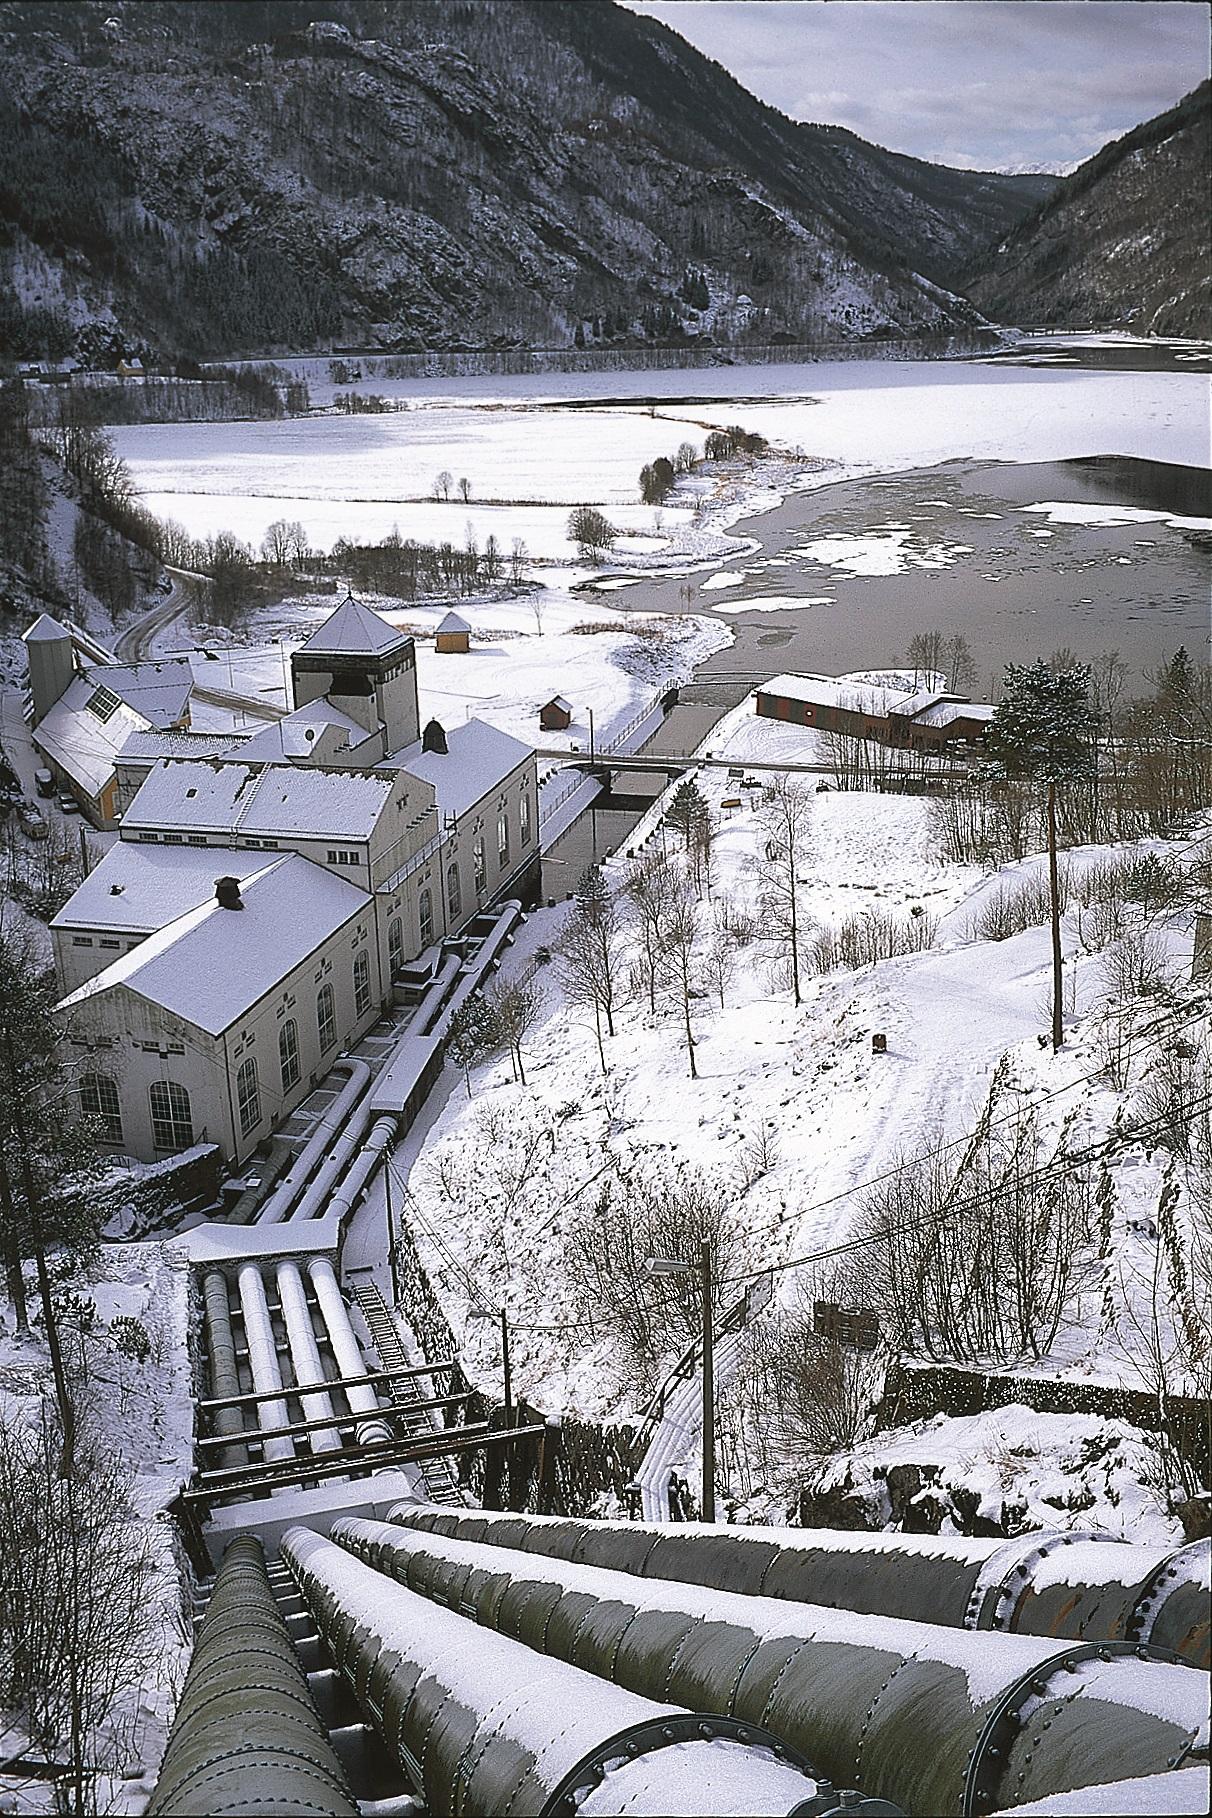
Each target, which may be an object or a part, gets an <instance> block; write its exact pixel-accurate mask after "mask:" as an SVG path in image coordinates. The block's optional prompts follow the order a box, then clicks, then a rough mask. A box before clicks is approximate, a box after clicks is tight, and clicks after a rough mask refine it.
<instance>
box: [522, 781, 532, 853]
mask: <svg viewBox="0 0 1212 1818" xmlns="http://www.w3.org/2000/svg"><path fill="white" fill-rule="evenodd" d="M530 815H531V808H530V791H529V789H523V791H522V844H523V846H529V844H530V829H531V819H530Z"/></svg>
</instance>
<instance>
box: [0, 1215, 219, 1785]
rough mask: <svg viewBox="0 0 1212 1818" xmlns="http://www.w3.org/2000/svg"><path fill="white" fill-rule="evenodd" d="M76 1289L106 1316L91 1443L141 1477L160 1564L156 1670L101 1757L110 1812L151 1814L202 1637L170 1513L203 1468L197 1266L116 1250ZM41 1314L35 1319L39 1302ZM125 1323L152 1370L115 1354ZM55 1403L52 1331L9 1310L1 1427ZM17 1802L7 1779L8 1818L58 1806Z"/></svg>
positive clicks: (92, 1401) (153, 1615) (144, 1249)
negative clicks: (193, 1305) (197, 1409)
mask: <svg viewBox="0 0 1212 1818" xmlns="http://www.w3.org/2000/svg"><path fill="white" fill-rule="evenodd" d="M71 1285H72V1289H73V1292H75V1293H76V1294H78V1295H80V1296H81V1297H83V1298H84V1300H85V1301H86V1302H91V1303H92V1304H93V1306H94V1307H95V1319H94V1323H93V1325H92V1327H91V1330H90V1332H89V1334H88V1336H87V1337H86V1339H85V1341H84V1355H85V1365H86V1374H85V1377H84V1380H83V1381H82V1382H81V1383H80V1384H79V1387H78V1391H77V1392H78V1395H79V1398H80V1406H81V1407H82V1408H83V1409H84V1415H83V1420H82V1426H81V1445H82V1446H95V1447H96V1448H97V1450H98V1451H99V1452H100V1453H101V1454H102V1455H103V1456H104V1457H106V1458H107V1459H110V1460H112V1461H114V1462H116V1463H117V1464H119V1465H120V1466H121V1467H122V1468H123V1469H124V1470H125V1471H127V1472H128V1473H129V1493H130V1502H131V1507H132V1514H133V1519H132V1520H131V1522H130V1524H129V1532H130V1544H131V1547H132V1549H136V1550H137V1549H138V1548H139V1547H140V1546H146V1547H147V1548H148V1549H149V1552H150V1556H151V1569H150V1577H149V1580H148V1584H147V1595H146V1598H145V1608H146V1611H147V1618H148V1620H147V1625H146V1627H147V1633H146V1668H145V1671H144V1672H143V1674H142V1678H141V1681H140V1683H139V1684H138V1685H136V1686H133V1687H130V1688H128V1689H126V1690H124V1691H123V1693H122V1695H121V1696H120V1697H119V1699H118V1700H117V1702H116V1704H115V1705H114V1707H113V1709H112V1712H111V1715H110V1718H109V1719H108V1721H107V1724H106V1726H105V1731H104V1734H103V1735H102V1736H101V1737H100V1738H99V1739H98V1747H97V1753H96V1755H95V1756H94V1757H93V1759H95V1760H96V1761H97V1762H98V1763H99V1765H100V1766H101V1768H102V1769H103V1772H102V1779H101V1785H100V1794H99V1797H100V1807H99V1809H101V1810H103V1811H112V1812H115V1813H122V1812H127V1811H130V1812H139V1811H142V1809H143V1807H144V1805H145V1803H146V1800H147V1797H148V1795H149V1793H150V1791H151V1789H152V1787H153V1785H154V1784H155V1777H156V1773H157V1771H158V1768H159V1763H160V1757H161V1755H162V1753H163V1749H164V1741H165V1737H166V1734H167V1729H168V1725H169V1723H170V1721H171V1718H172V1713H173V1709H174V1707H175V1704H176V1700H177V1696H178V1694H179V1692H180V1689H181V1684H182V1682H183V1680H184V1677H185V1669H186V1666H187V1664H188V1661H189V1651H190V1647H191V1644H192V1639H193V1636H192V1626H191V1624H190V1622H189V1619H188V1616H187V1614H186V1607H185V1591H184V1586H183V1583H182V1576H181V1569H180V1563H179V1557H178V1549H177V1542H176V1539H175V1531H174V1528H173V1525H172V1524H171V1522H169V1521H168V1520H167V1519H166V1518H165V1515H164V1511H165V1509H166V1508H167V1505H168V1504H169V1503H170V1502H171V1501H172V1499H173V1497H174V1496H175V1495H176V1493H177V1491H178V1490H179V1489H180V1488H181V1487H182V1485H183V1484H184V1483H186V1482H187V1480H188V1478H189V1476H190V1474H191V1471H192V1469H193V1390H192V1382H191V1367H190V1351H189V1276H188V1266H187V1263H186V1260H185V1258H184V1257H183V1256H180V1255H175V1254H174V1253H173V1251H172V1250H171V1249H170V1248H169V1247H168V1246H167V1245H163V1244H156V1243H138V1244H124V1245H120V1246H119V1245H110V1244H107V1245H103V1246H102V1248H101V1251H100V1254H99V1257H98V1260H97V1262H96V1263H95V1265H93V1267H92V1268H91V1269H90V1270H89V1271H88V1272H87V1274H86V1275H85V1276H84V1277H83V1278H81V1279H78V1280H74V1281H73V1282H72V1284H71ZM30 1305H31V1313H34V1312H35V1311H36V1307H37V1302H36V1299H35V1298H34V1297H33V1296H32V1294H31V1302H30ZM119 1317H125V1318H126V1319H130V1320H135V1321H138V1322H139V1324H140V1326H141V1327H142V1328H143V1330H144V1332H145V1333H146V1335H147V1338H148V1340H149V1342H150V1355H149V1356H148V1357H147V1358H146V1359H145V1360H144V1361H139V1360H137V1359H136V1358H135V1357H133V1356H123V1355H121V1354H119V1352H118V1351H117V1350H115V1348H114V1339H113V1322H114V1321H115V1319H118V1318H119ZM120 1329H121V1328H120V1327H119V1328H118V1330H120ZM72 1342H73V1343H74V1342H75V1341H72ZM49 1393H50V1367H49V1358H48V1354H47V1350H46V1347H45V1345H44V1343H43V1342H42V1339H41V1336H40V1327H39V1326H35V1330H34V1335H33V1336H32V1337H30V1338H28V1339H26V1340H18V1339H17V1338H16V1337H15V1336H14V1334H13V1330H12V1315H11V1309H10V1308H9V1307H8V1305H7V1303H5V1304H4V1309H3V1325H2V1330H0V1418H2V1419H3V1420H4V1421H5V1422H6V1423H14V1422H26V1421H28V1422H30V1423H34V1424H36V1422H37V1420H38V1412H39V1407H40V1405H42V1403H43V1402H44V1400H45V1398H46V1397H47V1396H48V1395H49ZM15 1796H16V1799H17V1804H16V1806H15V1807H14V1806H10V1805H7V1804H4V1803H3V1801H4V1799H5V1797H6V1793H5V1781H4V1778H3V1776H2V1775H0V1809H4V1810H13V1809H16V1810H20V1811H26V1810H50V1809H52V1807H53V1801H52V1797H51V1791H50V1788H49V1786H47V1785H46V1784H45V1783H42V1784H41V1785H39V1784H38V1783H32V1784H31V1783H30V1782H28V1781H26V1780H25V1779H24V1777H22V1779H21V1780H20V1782H19V1783H18V1784H17V1785H16V1789H15ZM31 1802H32V1803H31Z"/></svg>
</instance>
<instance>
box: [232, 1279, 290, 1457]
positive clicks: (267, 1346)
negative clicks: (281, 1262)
mask: <svg viewBox="0 0 1212 1818" xmlns="http://www.w3.org/2000/svg"><path fill="white" fill-rule="evenodd" d="M239 1287H240V1310H241V1312H242V1313H243V1315H244V1337H245V1341H246V1342H247V1345H248V1367H249V1369H250V1370H251V1371H252V1379H253V1388H254V1389H255V1390H256V1392H257V1394H258V1395H269V1394H270V1393H271V1391H272V1390H274V1389H281V1388H282V1387H283V1383H282V1369H281V1365H280V1364H279V1362H278V1341H277V1339H276V1338H275V1337H274V1328H273V1321H272V1320H271V1319H270V1317H269V1302H268V1301H267V1300H266V1298H265V1282H264V1280H263V1279H262V1275H261V1271H260V1269H259V1268H258V1266H257V1264H256V1263H245V1264H244V1266H243V1267H242V1268H241V1270H240V1275H239ZM256 1409H257V1424H258V1425H259V1426H260V1428H261V1432H262V1434H263V1436H264V1437H263V1438H262V1441H261V1453H262V1456H263V1457H264V1459H265V1461H266V1463H267V1464H268V1463H270V1462H271V1461H273V1460H277V1459H281V1458H293V1457H294V1455H295V1448H294V1441H293V1440H290V1439H275V1438H274V1434H275V1432H276V1431H277V1429H278V1428H279V1427H285V1426H289V1425H290V1416H289V1414H288V1413H287V1410H286V1401H285V1398H284V1397H281V1396H273V1395H271V1399H270V1400H268V1401H259V1402H257V1404H256Z"/></svg>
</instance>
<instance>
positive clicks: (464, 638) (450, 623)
mask: <svg viewBox="0 0 1212 1818" xmlns="http://www.w3.org/2000/svg"><path fill="white" fill-rule="evenodd" d="M434 648H435V649H436V650H437V652H438V655H439V656H457V655H463V654H466V652H467V651H468V650H469V649H470V648H471V626H470V625H469V624H468V623H467V620H466V619H461V618H460V617H459V615H458V613H457V612H448V613H447V614H446V617H445V618H444V619H443V620H442V623H441V624H440V625H439V626H438V632H437V637H436V638H435V640H434Z"/></svg>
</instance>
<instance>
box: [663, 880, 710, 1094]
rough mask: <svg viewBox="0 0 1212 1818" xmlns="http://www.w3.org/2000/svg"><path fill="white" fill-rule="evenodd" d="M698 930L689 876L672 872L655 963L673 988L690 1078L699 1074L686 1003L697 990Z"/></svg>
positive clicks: (692, 1026) (687, 1004) (695, 906)
mask: <svg viewBox="0 0 1212 1818" xmlns="http://www.w3.org/2000/svg"><path fill="white" fill-rule="evenodd" d="M700 933H701V923H700V913H699V905H698V901H697V899H696V898H695V894H694V889H693V886H692V885H691V882H690V879H689V878H688V877H687V875H686V873H685V872H683V871H675V872H674V889H673V892H672V895H671V898H670V904H669V913H668V916H667V919H666V923H665V945H664V947H663V949H662V952H661V956H660V960H659V962H658V976H659V978H660V979H661V981H662V982H663V983H664V984H665V985H666V986H667V987H668V988H669V989H670V990H672V991H673V993H674V995H675V996H676V998H677V1001H678V1006H679V1008H680V1010H681V1015H682V1029H683V1032H684V1034H685V1037H686V1053H687V1056H688V1058H689V1061H690V1077H691V1079H697V1078H698V1076H699V1069H698V1063H697V1061H696V1060H695V1047H696V1042H695V1035H694V1023H693V1019H692V1017H691V1010H690V1005H691V1001H692V999H693V998H694V997H696V996H697V994H698V991H699V988H700V986H699V954H698V944H699V935H700Z"/></svg>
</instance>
